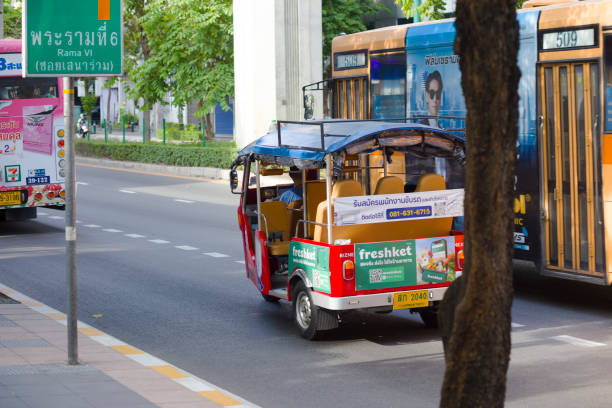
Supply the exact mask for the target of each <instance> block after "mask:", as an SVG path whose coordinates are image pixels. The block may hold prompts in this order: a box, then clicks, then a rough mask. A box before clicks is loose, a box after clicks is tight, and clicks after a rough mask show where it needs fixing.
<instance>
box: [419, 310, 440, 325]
mask: <svg viewBox="0 0 612 408" xmlns="http://www.w3.org/2000/svg"><path fill="white" fill-rule="evenodd" d="M419 315H420V316H421V320H423V323H425V327H427V328H428V329H437V328H438V309H437V308H432V307H428V308H427V309H422V310H419Z"/></svg>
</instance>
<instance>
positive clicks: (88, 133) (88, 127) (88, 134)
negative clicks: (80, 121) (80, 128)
mask: <svg viewBox="0 0 612 408" xmlns="http://www.w3.org/2000/svg"><path fill="white" fill-rule="evenodd" d="M87 130H89V131H88V132H87V141H88V142H89V141H90V138H89V136H90V135H91V125H90V124H89V119H87Z"/></svg>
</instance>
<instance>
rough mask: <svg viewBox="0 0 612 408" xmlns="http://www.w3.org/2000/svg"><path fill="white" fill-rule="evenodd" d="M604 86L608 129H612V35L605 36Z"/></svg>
mask: <svg viewBox="0 0 612 408" xmlns="http://www.w3.org/2000/svg"><path fill="white" fill-rule="evenodd" d="M604 64H605V67H604V75H605V80H604V87H605V90H606V91H605V92H606V95H605V96H606V109H605V115H606V116H605V123H606V130H607V131H612V35H608V36H605V37H604Z"/></svg>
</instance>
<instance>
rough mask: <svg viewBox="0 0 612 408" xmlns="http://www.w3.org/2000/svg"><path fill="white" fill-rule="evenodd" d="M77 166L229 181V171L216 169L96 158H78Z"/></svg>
mask: <svg viewBox="0 0 612 408" xmlns="http://www.w3.org/2000/svg"><path fill="white" fill-rule="evenodd" d="M76 163H77V164H94V165H100V166H107V167H115V168H119V169H128V170H138V171H147V172H154V173H164V174H172V175H175V176H181V177H199V178H205V179H211V180H225V181H229V169H218V168H215V167H181V166H166V165H162V164H151V163H139V162H125V161H118V160H109V159H98V158H94V157H86V156H77V157H76Z"/></svg>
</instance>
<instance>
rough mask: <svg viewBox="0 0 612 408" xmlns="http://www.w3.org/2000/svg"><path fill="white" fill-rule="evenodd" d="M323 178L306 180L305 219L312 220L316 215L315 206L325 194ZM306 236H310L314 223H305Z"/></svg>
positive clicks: (323, 198) (322, 199)
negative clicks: (306, 226)
mask: <svg viewBox="0 0 612 408" xmlns="http://www.w3.org/2000/svg"><path fill="white" fill-rule="evenodd" d="M325 189H326V183H325V180H314V181H307V182H306V190H305V191H306V211H307V212H308V213H307V214H305V216H306V219H307V220H309V221H314V220H315V218H316V215H317V207H318V205H319V203H320V202H321V201H324V200H325V197H326V195H327V192H326V190H325ZM307 225H308V228H307V231H308V236H309V237H312V234H313V232H314V225H313V224H307Z"/></svg>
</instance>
